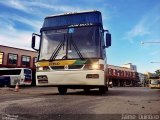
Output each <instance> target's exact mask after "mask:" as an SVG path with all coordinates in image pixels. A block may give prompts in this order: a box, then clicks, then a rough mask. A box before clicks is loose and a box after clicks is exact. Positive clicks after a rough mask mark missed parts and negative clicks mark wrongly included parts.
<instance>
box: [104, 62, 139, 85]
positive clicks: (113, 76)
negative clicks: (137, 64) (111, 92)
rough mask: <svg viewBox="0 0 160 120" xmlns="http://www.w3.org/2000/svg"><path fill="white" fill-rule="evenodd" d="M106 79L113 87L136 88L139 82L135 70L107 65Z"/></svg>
mask: <svg viewBox="0 0 160 120" xmlns="http://www.w3.org/2000/svg"><path fill="white" fill-rule="evenodd" d="M107 70H108V74H107V77H108V78H109V81H112V83H113V86H137V85H138V82H139V77H138V73H137V71H136V70H133V69H130V68H126V67H120V66H114V65H108V67H107Z"/></svg>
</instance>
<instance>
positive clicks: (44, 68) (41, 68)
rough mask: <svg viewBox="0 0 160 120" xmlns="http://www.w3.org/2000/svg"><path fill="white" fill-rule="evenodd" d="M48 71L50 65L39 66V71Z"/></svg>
mask: <svg viewBox="0 0 160 120" xmlns="http://www.w3.org/2000/svg"><path fill="white" fill-rule="evenodd" d="M44 70H45V71H48V70H50V68H49V67H48V66H43V67H42V66H40V67H37V71H44Z"/></svg>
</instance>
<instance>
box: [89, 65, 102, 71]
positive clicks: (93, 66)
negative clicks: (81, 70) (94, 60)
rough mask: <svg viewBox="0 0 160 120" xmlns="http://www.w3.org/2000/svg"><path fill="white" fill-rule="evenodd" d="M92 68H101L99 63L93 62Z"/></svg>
mask: <svg viewBox="0 0 160 120" xmlns="http://www.w3.org/2000/svg"><path fill="white" fill-rule="evenodd" d="M91 67H92V69H93V70H98V69H100V65H99V64H92V66H91Z"/></svg>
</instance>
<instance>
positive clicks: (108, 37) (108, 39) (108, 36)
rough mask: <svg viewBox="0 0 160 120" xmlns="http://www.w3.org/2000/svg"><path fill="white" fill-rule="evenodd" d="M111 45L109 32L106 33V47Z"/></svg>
mask: <svg viewBox="0 0 160 120" xmlns="http://www.w3.org/2000/svg"><path fill="white" fill-rule="evenodd" d="M109 46H111V34H110V33H106V47H109Z"/></svg>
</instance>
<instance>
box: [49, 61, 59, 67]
mask: <svg viewBox="0 0 160 120" xmlns="http://www.w3.org/2000/svg"><path fill="white" fill-rule="evenodd" d="M54 65H60V63H59V62H50V63H49V66H54Z"/></svg>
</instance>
